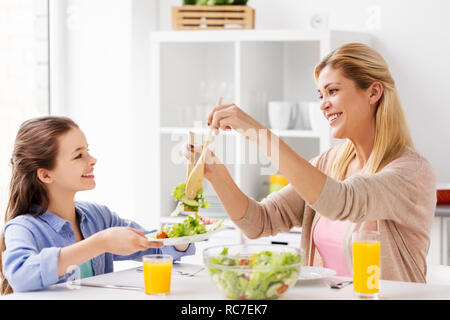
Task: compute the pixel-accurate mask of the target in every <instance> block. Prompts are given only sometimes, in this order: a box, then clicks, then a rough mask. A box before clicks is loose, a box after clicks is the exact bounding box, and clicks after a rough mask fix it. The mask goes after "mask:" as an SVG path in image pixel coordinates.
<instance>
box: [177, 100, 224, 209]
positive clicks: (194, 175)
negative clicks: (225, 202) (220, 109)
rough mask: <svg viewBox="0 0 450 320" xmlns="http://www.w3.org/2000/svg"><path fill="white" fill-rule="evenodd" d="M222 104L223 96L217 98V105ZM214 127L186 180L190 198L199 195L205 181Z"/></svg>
mask: <svg viewBox="0 0 450 320" xmlns="http://www.w3.org/2000/svg"><path fill="white" fill-rule="evenodd" d="M221 104H222V97H220V98H219V99H218V100H217V103H216V105H217V106H220V105H221ZM212 131H213V128H212V126H211V127H210V128H209V133H208V137H207V138H206V141H205V144H204V145H203V150H202V153H201V154H200V158H199V159H198V161H197V163H196V164H195V166H194V168H193V169H192V171H191V173H190V174H189V178H188V180H187V181H186V193H185V194H186V197H187V198H188V199H191V200H192V199H194V198H195V196H196V195H197V192H198V190H200V188H201V187H202V183H203V173H204V171H205V158H206V152H207V151H208V144H209V140H210V139H211V135H212Z"/></svg>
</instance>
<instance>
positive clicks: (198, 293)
mask: <svg viewBox="0 0 450 320" xmlns="http://www.w3.org/2000/svg"><path fill="white" fill-rule="evenodd" d="M201 267H202V266H199V265H193V264H186V263H176V264H175V265H174V268H173V272H172V284H171V292H170V294H169V295H167V296H152V295H146V294H145V293H144V279H143V274H142V272H139V271H138V270H137V268H132V269H128V270H123V271H118V272H113V273H109V274H104V275H100V276H95V277H91V278H86V279H83V281H84V283H89V284H114V285H125V286H135V287H140V288H141V290H123V289H107V288H93V287H85V286H80V287H79V288H70V287H69V286H68V285H66V284H58V285H54V286H51V287H49V288H47V289H45V290H40V291H35V292H27V293H14V294H10V295H7V296H4V297H3V299H45V300H47V299H48V300H64V299H111V300H117V299H120V300H127V299H133V300H136V299H139V300H141V299H149V300H157V299H159V300H166V299H167V300H223V299H226V297H225V296H224V295H223V294H222V292H221V291H219V290H218V289H217V288H216V287H215V286H214V285H213V284H212V282H211V281H210V278H209V275H208V273H207V271H206V270H205V269H204V270H202V271H201V272H199V273H198V274H196V275H195V276H193V277H188V276H183V275H180V274H179V271H182V272H193V271H196V270H199V269H200V268H201ZM340 279H346V278H340ZM380 286H381V294H380V299H383V300H410V299H412V300H429V299H433V300H450V286H448V285H431V284H421V283H409V282H398V281H381V283H380ZM282 299H288V300H354V299H358V298H357V297H356V296H355V295H354V293H353V286H352V285H349V286H347V287H345V288H343V289H330V288H329V287H328V286H327V285H326V284H325V281H324V279H322V280H307V281H298V282H297V283H296V285H295V286H294V287H292V288H291V289H290V290H289V291H288V292H287V293H286V294H285V295H284V296H283V297H282Z"/></svg>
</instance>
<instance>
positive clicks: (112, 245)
mask: <svg viewBox="0 0 450 320" xmlns="http://www.w3.org/2000/svg"><path fill="white" fill-rule="evenodd" d="M99 237H100V239H101V241H102V245H103V248H104V250H105V251H106V252H110V253H112V254H117V255H121V256H127V255H130V254H133V253H135V252H137V251H142V250H147V249H149V248H161V247H162V246H163V244H162V243H161V242H157V241H150V240H148V239H147V237H146V236H145V235H144V233H143V232H142V231H140V230H137V229H134V228H130V227H113V228H108V229H105V230H102V231H100V232H99Z"/></svg>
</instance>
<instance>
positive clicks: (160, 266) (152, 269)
mask: <svg viewBox="0 0 450 320" xmlns="http://www.w3.org/2000/svg"><path fill="white" fill-rule="evenodd" d="M172 263H173V258H172V256H170V255H168V254H149V255H145V256H143V257H142V264H143V269H144V283H145V293H146V294H169V292H170V279H171V275H172Z"/></svg>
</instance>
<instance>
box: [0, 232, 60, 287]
mask: <svg viewBox="0 0 450 320" xmlns="http://www.w3.org/2000/svg"><path fill="white" fill-rule="evenodd" d="M4 235H5V243H6V244H7V246H6V250H5V251H4V252H3V255H2V259H3V261H2V262H3V274H4V275H5V277H6V279H8V282H9V284H10V285H11V287H12V289H13V290H14V292H24V291H32V290H38V289H42V288H45V287H47V286H49V285H52V284H55V283H57V282H58V281H59V280H60V279H59V278H58V257H59V253H60V250H61V248H58V247H49V248H44V249H42V250H40V251H39V249H38V248H37V247H36V246H35V245H34V244H35V239H34V237H33V235H32V234H31V232H30V230H28V229H27V228H26V227H24V226H22V225H19V224H9V225H7V227H6V229H5V233H4Z"/></svg>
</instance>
